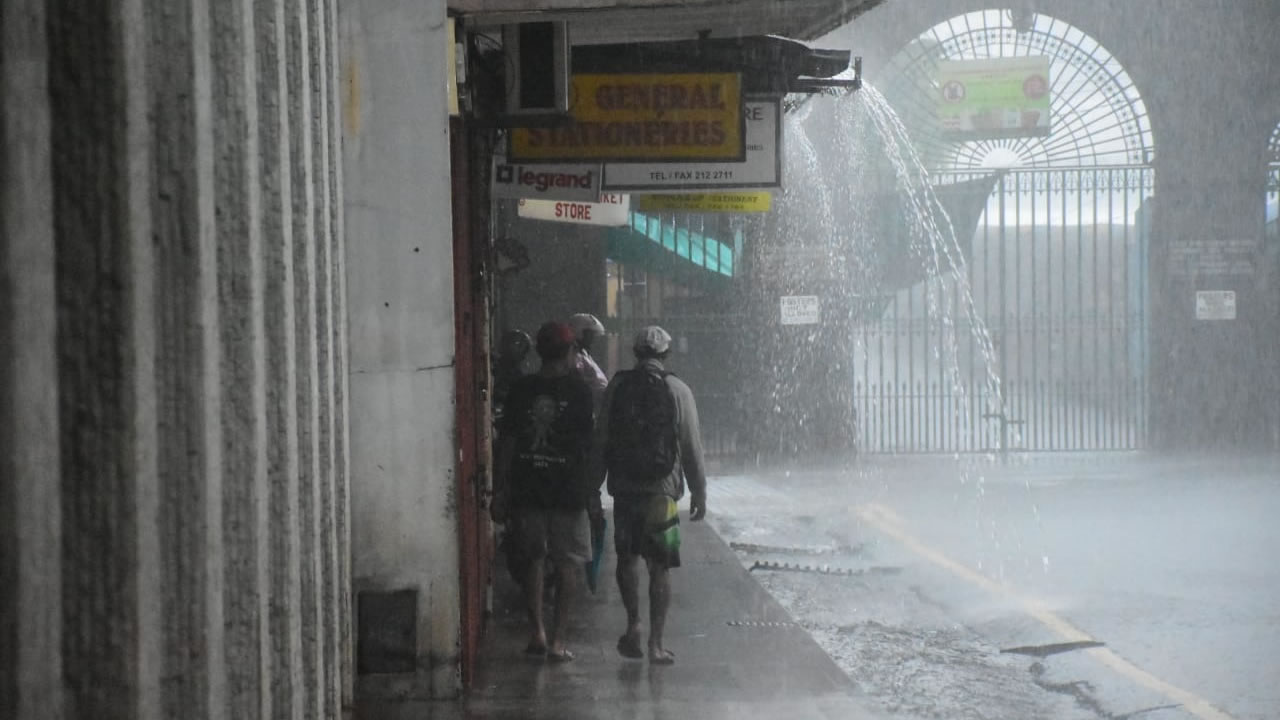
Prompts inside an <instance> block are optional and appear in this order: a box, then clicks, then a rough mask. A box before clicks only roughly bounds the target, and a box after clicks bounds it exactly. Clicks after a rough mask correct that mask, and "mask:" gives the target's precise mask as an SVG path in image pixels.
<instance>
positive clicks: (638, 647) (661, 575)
mask: <svg viewBox="0 0 1280 720" xmlns="http://www.w3.org/2000/svg"><path fill="white" fill-rule="evenodd" d="M633 350H634V352H635V356H636V366H635V369H634V370H631V371H627V372H620V373H618V374H617V375H616V376H614V378H613V381H612V382H610V383H609V387H608V388H607V389H606V390H605V393H604V401H603V407H602V409H601V412H600V414H599V417H598V419H597V422H596V438H595V441H594V442H593V448H592V452H593V460H592V466H591V467H592V472H593V482H594V487H596V488H599V487H600V485H601V484H603V482H604V480H605V478H606V475H607V477H608V489H609V494H610V495H612V496H613V499H614V508H613V517H614V545H615V546H616V548H617V552H618V569H617V580H618V589H619V591H620V593H621V595H622V603H623V605H624V606H625V607H626V611H627V627H626V631H625V632H624V633H623V634H622V636H621V637H620V638H618V652H619V653H621V654H622V655H623V656H624V657H629V658H642V657H644V655H645V651H644V649H643V647H642V644H641V628H640V574H639V561H640V558H644V560H645V564H646V566H647V567H648V571H649V642H648V655H649V661H650V662H651V663H654V664H658V665H670V664H672V663H674V662H675V654H674V653H672V652H671V651H669V650H667V649H666V648H665V647H663V644H662V633H663V629H664V627H665V625H666V617H667V609H668V607H669V606H670V603H671V580H670V575H669V571H670V569H671V568H674V567H679V566H680V526H679V515H678V512H677V510H678V506H677V504H676V503H677V501H679V500H680V499H681V498H682V497H683V496H684V491H685V486H686V484H687V485H688V488H689V495H690V507H689V518H690V520H693V521H695V522H696V521H698V520H701V519H702V518H703V517H705V516H706V512H707V480H706V473H705V471H704V469H703V461H702V440H701V438H700V437H699V434H698V410H697V406H696V405H695V403H694V400H693V392H692V391H691V390H690V389H689V386H688V385H686V384H685V383H684V382H683V381H681V380H680V378H678V377H676V376H675V375H672V374H670V373H668V372H667V371H666V369H665V367H664V365H663V361H664V360H665V359H666V358H667V355H668V354H669V353H670V350H671V336H670V335H669V334H667V332H666V331H665V330H663V329H662V328H660V327H657V326H649V327H646V328H645V329H643V330H641V331H640V332H639V334H637V335H636V338H635V343H634V345H633Z"/></svg>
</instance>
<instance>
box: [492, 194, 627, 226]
mask: <svg viewBox="0 0 1280 720" xmlns="http://www.w3.org/2000/svg"><path fill="white" fill-rule="evenodd" d="M517 213H518V214H519V215H520V217H522V218H528V219H530V220H550V221H552V222H563V223H574V224H576V225H605V226H609V227H617V226H621V225H626V224H628V223H629V222H630V220H631V218H630V213H631V196H630V195H624V194H622V193H601V194H600V196H599V197H597V198H596V202H571V201H568V200H533V199H529V198H522V199H521V200H520V203H519V208H518V210H517Z"/></svg>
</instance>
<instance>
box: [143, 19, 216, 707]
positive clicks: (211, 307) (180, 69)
mask: <svg viewBox="0 0 1280 720" xmlns="http://www.w3.org/2000/svg"><path fill="white" fill-rule="evenodd" d="M144 9H145V22H146V25H145V27H146V32H147V34H148V52H149V55H150V61H149V63H148V70H149V72H148V73H147V78H146V82H147V86H148V89H149V91H150V119H151V138H150V144H151V148H152V185H151V192H152V194H151V222H152V231H153V233H154V237H155V283H156V301H157V305H156V334H157V346H156V369H157V377H156V379H157V392H158V404H159V413H158V417H157V423H158V427H159V436H158V438H157V443H158V447H157V450H158V453H159V455H158V460H159V468H158V470H159V474H160V484H161V492H162V495H161V498H160V532H161V542H160V554H161V572H162V578H163V582H162V584H161V599H162V616H163V617H164V619H165V621H164V626H163V627H164V630H163V632H164V638H163V640H164V662H165V668H164V673H165V675H164V677H165V682H163V683H162V707H163V711H164V714H165V715H166V716H167V717H174V718H177V717H184V718H204V717H225V710H226V708H225V705H223V699H224V698H225V680H226V677H225V675H226V673H225V670H226V668H225V666H224V663H223V656H224V647H223V627H224V622H223V577H222V573H223V547H224V545H223V536H222V473H223V469H222V422H221V420H222V417H221V413H222V408H221V402H222V398H221V367H220V353H219V352H218V348H219V344H220V340H221V338H220V333H219V318H218V275H217V237H216V234H215V223H214V210H215V207H214V200H215V194H214V186H213V185H214V184H213V179H214V168H213V133H212V103H211V87H210V82H211V72H210V71H211V66H210V39H209V38H210V33H209V21H210V10H209V5H208V4H206V3H205V2H204V0H178V1H177V2H174V1H172V0H146V3H145V5H144Z"/></svg>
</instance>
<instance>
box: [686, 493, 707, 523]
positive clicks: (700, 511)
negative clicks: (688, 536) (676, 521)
mask: <svg viewBox="0 0 1280 720" xmlns="http://www.w3.org/2000/svg"><path fill="white" fill-rule="evenodd" d="M706 516H707V498H706V496H705V495H694V496H693V497H692V498H690V500H689V519H690V520H692V521H693V522H698V521H699V520H701V519H702V518H704V517H706Z"/></svg>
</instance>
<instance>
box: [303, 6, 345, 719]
mask: <svg viewBox="0 0 1280 720" xmlns="http://www.w3.org/2000/svg"><path fill="white" fill-rule="evenodd" d="M327 5H328V3H327V0H307V2H306V7H307V23H308V27H309V31H310V41H311V42H310V43H309V45H308V50H309V53H308V54H309V61H310V77H311V142H312V160H313V162H314V165H315V173H314V175H313V177H312V179H313V181H314V183H315V189H314V192H315V203H314V206H313V209H314V211H315V285H316V288H315V303H316V304H315V313H316V315H315V321H316V325H315V327H316V378H317V390H318V392H317V396H316V408H317V411H318V412H317V416H318V423H319V424H318V429H319V431H318V435H317V440H318V442H317V451H318V458H319V470H320V474H319V475H318V476H317V478H316V482H317V485H318V494H317V496H318V500H319V504H318V506H317V516H318V518H317V519H318V523H319V532H320V535H319V540H320V542H319V546H318V547H317V554H318V556H319V557H318V560H319V563H320V576H319V577H320V587H321V592H320V598H319V603H320V628H319V630H318V635H319V642H320V646H321V656H322V658H323V661H324V664H323V667H322V671H323V672H322V677H321V683H322V684H321V687H320V693H321V702H322V703H323V709H322V715H323V716H324V717H337V716H338V714H339V713H340V712H341V698H340V689H341V686H340V678H339V668H338V656H339V630H338V625H339V621H338V612H339V596H340V595H341V594H342V593H343V592H347V590H346V589H345V588H343V589H340V588H339V587H338V565H337V555H338V547H337V528H336V524H337V515H336V511H335V505H334V499H335V496H336V487H335V485H334V482H335V478H334V465H335V461H336V456H335V448H334V439H333V435H334V425H335V423H334V400H335V392H334V381H333V378H334V357H333V355H334V352H333V348H334V336H333V331H332V328H333V317H334V306H333V236H334V225H333V213H332V208H333V204H334V198H333V197H332V195H331V194H330V182H331V178H332V176H333V169H332V163H331V150H332V147H331V141H332V136H331V134H330V131H329V122H330V113H331V108H332V107H333V104H332V102H331V101H330V98H331V97H332V96H331V95H330V93H331V92H332V89H333V79H332V77H331V74H330V71H331V70H332V64H331V62H330V55H329V46H330V38H329V16H328V12H327V10H328V8H327Z"/></svg>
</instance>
